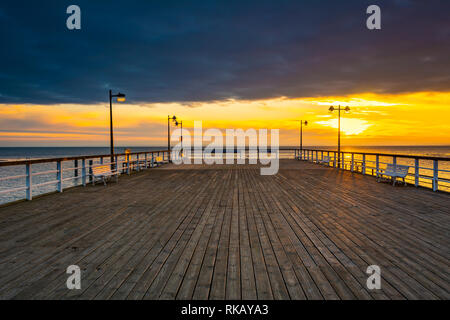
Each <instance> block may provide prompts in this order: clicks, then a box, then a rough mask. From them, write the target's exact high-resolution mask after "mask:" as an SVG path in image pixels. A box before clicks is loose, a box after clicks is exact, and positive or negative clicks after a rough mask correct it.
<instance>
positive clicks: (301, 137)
mask: <svg viewBox="0 0 450 320" xmlns="http://www.w3.org/2000/svg"><path fill="white" fill-rule="evenodd" d="M299 121H300V154H301V152H302V151H303V125H305V126H307V125H308V121H307V120H299Z"/></svg>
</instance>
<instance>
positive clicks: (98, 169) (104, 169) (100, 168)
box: [92, 166, 111, 175]
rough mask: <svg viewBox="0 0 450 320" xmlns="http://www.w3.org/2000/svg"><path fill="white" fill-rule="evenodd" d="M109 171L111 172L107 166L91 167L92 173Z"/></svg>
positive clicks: (98, 173) (97, 173)
mask: <svg viewBox="0 0 450 320" xmlns="http://www.w3.org/2000/svg"><path fill="white" fill-rule="evenodd" d="M109 172H111V168H110V167H109V166H98V167H92V173H93V174H94V175H100V174H104V173H109Z"/></svg>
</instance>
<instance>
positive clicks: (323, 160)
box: [319, 156, 330, 165]
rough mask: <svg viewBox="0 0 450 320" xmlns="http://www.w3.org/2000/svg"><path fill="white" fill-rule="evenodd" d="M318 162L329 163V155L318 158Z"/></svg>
mask: <svg viewBox="0 0 450 320" xmlns="http://www.w3.org/2000/svg"><path fill="white" fill-rule="evenodd" d="M319 163H320V164H326V165H329V164H330V157H328V156H324V157H323V159H322V160H319Z"/></svg>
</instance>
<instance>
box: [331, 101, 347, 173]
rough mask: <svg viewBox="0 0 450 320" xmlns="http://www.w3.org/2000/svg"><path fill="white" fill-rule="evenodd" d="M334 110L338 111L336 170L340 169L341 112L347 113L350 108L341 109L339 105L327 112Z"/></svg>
mask: <svg viewBox="0 0 450 320" xmlns="http://www.w3.org/2000/svg"><path fill="white" fill-rule="evenodd" d="M334 110H338V168H341V110H342V111H345V112H346V113H348V112H349V111H350V108H349V107H348V106H347V107H345V108H341V106H340V105H339V106H338V107H337V108H335V107H333V106H331V107H330V108H329V109H328V111H330V112H333V111H334Z"/></svg>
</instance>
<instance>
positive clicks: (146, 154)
mask: <svg viewBox="0 0 450 320" xmlns="http://www.w3.org/2000/svg"><path fill="white" fill-rule="evenodd" d="M147 157H148V153H145V160H144V163H145V169H147Z"/></svg>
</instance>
